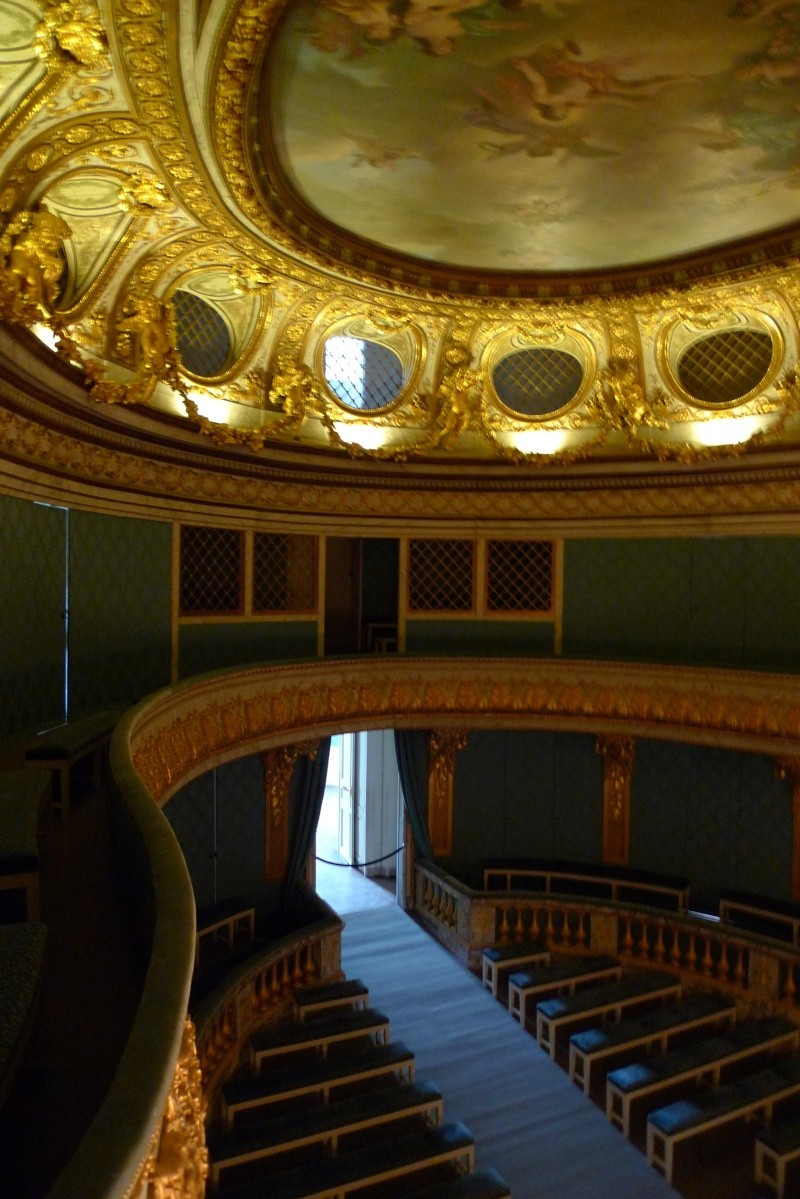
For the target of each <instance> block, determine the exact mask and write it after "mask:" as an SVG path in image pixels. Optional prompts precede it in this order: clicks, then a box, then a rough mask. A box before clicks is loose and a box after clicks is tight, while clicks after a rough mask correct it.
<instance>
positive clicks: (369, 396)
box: [323, 337, 403, 412]
mask: <svg viewBox="0 0 800 1199" xmlns="http://www.w3.org/2000/svg"><path fill="white" fill-rule="evenodd" d="M323 370H324V372H325V379H326V381H327V384H328V386H329V387H330V389H331V391H332V392H333V393H334V395H336V396H338V397H339V399H340V400H341V401H342V403H343V404H346V405H347V406H348V407H349V408H357V409H358V411H359V412H364V411H376V410H377V409H379V408H386V407H387V405H389V404H391V403H392V401H393V400H395V399H397V396H398V395H399V393H400V391H401V389H402V386H403V364H402V362H401V361H400V359H399V357H398V356H397V354H395V352H394V350H392V349H390V348H389V346H384V345H380V344H379V343H378V342H375V341H365V340H364V339H363V338H360V337H329V338H328V340H327V341H326V343H325V357H324V363H323Z"/></svg>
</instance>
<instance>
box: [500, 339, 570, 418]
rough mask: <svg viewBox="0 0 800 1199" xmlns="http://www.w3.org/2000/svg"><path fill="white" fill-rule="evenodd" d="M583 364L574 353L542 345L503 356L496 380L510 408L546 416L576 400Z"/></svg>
mask: <svg viewBox="0 0 800 1199" xmlns="http://www.w3.org/2000/svg"><path fill="white" fill-rule="evenodd" d="M582 380H583V366H582V364H581V363H580V362H579V360H578V359H577V358H576V357H575V355H574V354H567V353H566V352H565V351H564V350H553V349H550V348H548V347H540V348H537V349H530V350H518V351H517V352H516V353H514V354H508V355H507V356H506V357H505V358H501V360H500V361H499V362H498V364H497V366H496V367H495V368H494V371H493V372H492V382H493V384H494V389H495V391H496V392H497V394H498V396H499V398H500V399H501V400H502V402H503V403H504V404H505V406H506V407H507V408H511V409H512V411H514V412H519V413H521V415H523V416H546V415H547V414H548V413H550V412H555V411H557V410H558V409H559V408H563V407H564V405H565V404H568V403H569V402H570V400H574V399H575V396H576V395H577V394H578V390H579V388H580V385H581V381H582Z"/></svg>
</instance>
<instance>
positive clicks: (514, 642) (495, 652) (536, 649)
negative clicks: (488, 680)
mask: <svg viewBox="0 0 800 1199" xmlns="http://www.w3.org/2000/svg"><path fill="white" fill-rule="evenodd" d="M554 639H555V625H554V624H553V623H552V622H551V621H545V620H527V621H525V620H447V619H441V620H408V621H407V622H406V652H407V653H409V654H486V655H492V656H497V657H543V656H549V655H551V654H552V653H553V649H554Z"/></svg>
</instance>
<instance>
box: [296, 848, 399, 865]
mask: <svg viewBox="0 0 800 1199" xmlns="http://www.w3.org/2000/svg"><path fill="white" fill-rule="evenodd" d="M401 849H405V845H398V847H397V849H393V850H392V852H391V853H385V854H384V855H383V857H382V858H373V859H372V861H370V862H331V861H330V860H329V859H328V858H320V857H317V858H316V860H317V861H318V862H324V863H325V865H326V866H347V867H348V868H349V869H351V870H360V869H361V868H362V866H377V865H378V863H379V862H385V861H386V860H387V858H393V857H394V856H395V854H398V853H400V850H401Z"/></svg>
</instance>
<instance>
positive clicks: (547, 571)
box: [486, 541, 553, 612]
mask: <svg viewBox="0 0 800 1199" xmlns="http://www.w3.org/2000/svg"><path fill="white" fill-rule="evenodd" d="M486 606H487V608H488V610H489V611H490V612H549V611H550V610H551V608H552V606H553V543H552V542H551V541H490V542H489V543H488V580H487V594H486Z"/></svg>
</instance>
